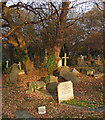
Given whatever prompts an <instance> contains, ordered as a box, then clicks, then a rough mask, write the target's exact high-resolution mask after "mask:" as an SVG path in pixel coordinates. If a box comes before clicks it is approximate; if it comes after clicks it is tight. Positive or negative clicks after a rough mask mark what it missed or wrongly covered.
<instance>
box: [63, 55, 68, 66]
mask: <svg viewBox="0 0 105 120" xmlns="http://www.w3.org/2000/svg"><path fill="white" fill-rule="evenodd" d="M62 59H65V61H64V66H66V63H67V59H69V57H66V53H65V55H64V57H62Z"/></svg>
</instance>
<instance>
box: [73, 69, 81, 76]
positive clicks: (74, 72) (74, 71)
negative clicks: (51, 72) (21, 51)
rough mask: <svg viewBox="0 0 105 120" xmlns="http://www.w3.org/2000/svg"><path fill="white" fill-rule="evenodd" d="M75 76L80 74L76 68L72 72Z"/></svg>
mask: <svg viewBox="0 0 105 120" xmlns="http://www.w3.org/2000/svg"><path fill="white" fill-rule="evenodd" d="M71 72H72V73H73V74H75V75H78V74H80V73H79V72H78V70H76V69H75V68H74V69H73V70H72V71H71Z"/></svg>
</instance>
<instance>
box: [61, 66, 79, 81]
mask: <svg viewBox="0 0 105 120" xmlns="http://www.w3.org/2000/svg"><path fill="white" fill-rule="evenodd" d="M60 76H61V77H63V78H64V79H65V80H68V81H72V83H79V82H80V79H79V78H78V77H76V76H75V75H74V74H73V73H72V72H70V71H69V70H68V68H67V67H62V68H61V71H60Z"/></svg>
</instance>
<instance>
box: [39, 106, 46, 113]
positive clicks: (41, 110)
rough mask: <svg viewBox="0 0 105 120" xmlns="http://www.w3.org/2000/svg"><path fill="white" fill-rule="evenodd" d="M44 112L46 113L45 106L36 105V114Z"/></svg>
mask: <svg viewBox="0 0 105 120" xmlns="http://www.w3.org/2000/svg"><path fill="white" fill-rule="evenodd" d="M45 113H46V107H45V106H41V107H38V114H45Z"/></svg>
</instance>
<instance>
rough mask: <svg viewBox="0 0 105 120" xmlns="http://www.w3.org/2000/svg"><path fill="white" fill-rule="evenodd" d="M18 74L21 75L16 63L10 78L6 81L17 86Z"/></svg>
mask: <svg viewBox="0 0 105 120" xmlns="http://www.w3.org/2000/svg"><path fill="white" fill-rule="evenodd" d="M18 73H19V69H18V65H17V64H16V63H14V64H13V65H12V67H11V72H10V74H9V76H8V78H7V79H6V81H7V82H8V81H9V82H11V83H14V84H16V83H17V76H18Z"/></svg>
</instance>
